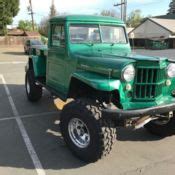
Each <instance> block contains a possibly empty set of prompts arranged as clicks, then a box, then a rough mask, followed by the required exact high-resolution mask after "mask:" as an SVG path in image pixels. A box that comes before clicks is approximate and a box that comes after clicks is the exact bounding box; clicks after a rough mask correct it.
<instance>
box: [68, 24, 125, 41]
mask: <svg viewBox="0 0 175 175" xmlns="http://www.w3.org/2000/svg"><path fill="white" fill-rule="evenodd" d="M69 30H70V39H71V43H101V42H102V43H122V44H126V43H127V39H126V35H125V30H124V27H119V26H109V25H105V26H99V25H80V24H76V25H71V26H70V29H69ZM100 33H101V36H100Z"/></svg>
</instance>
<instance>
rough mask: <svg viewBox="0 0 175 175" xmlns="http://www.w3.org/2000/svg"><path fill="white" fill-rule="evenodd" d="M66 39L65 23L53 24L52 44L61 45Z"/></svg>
mask: <svg viewBox="0 0 175 175" xmlns="http://www.w3.org/2000/svg"><path fill="white" fill-rule="evenodd" d="M64 41H65V35H64V26H63V25H58V24H57V25H55V24H54V25H52V42H51V46H57V47H59V46H61V45H63V43H64Z"/></svg>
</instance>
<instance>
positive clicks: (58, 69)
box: [25, 15, 175, 162]
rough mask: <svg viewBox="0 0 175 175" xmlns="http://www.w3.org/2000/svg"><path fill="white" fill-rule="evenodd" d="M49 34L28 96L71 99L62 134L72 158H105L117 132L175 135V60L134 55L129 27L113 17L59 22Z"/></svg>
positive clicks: (33, 65) (31, 63)
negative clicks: (119, 129) (124, 129)
mask: <svg viewBox="0 0 175 175" xmlns="http://www.w3.org/2000/svg"><path fill="white" fill-rule="evenodd" d="M49 31H50V32H49V37H48V38H49V41H48V49H47V48H42V47H41V48H38V49H36V51H35V52H33V53H34V54H33V55H30V56H29V59H28V64H27V66H26V79H25V87H26V94H27V98H28V100H30V101H31V102H35V101H38V100H39V99H41V97H42V94H43V87H45V88H46V89H48V90H49V91H50V92H51V94H53V95H54V97H58V98H60V99H62V100H63V101H67V99H71V101H69V100H68V102H67V103H65V106H64V108H63V110H62V111H61V114H60V129H61V133H62V136H63V138H64V140H65V142H66V144H67V145H68V147H69V148H70V150H71V151H72V152H73V154H75V155H76V156H77V157H79V158H80V159H82V160H84V161H87V162H94V161H97V160H98V159H101V158H102V157H103V156H106V155H107V154H109V153H110V151H111V149H112V145H113V144H114V142H115V140H116V128H117V127H133V128H135V129H139V128H141V127H143V126H145V128H146V129H147V130H148V131H149V132H151V133H152V134H155V135H159V136H170V135H173V134H175V112H174V111H175V61H174V60H172V59H168V58H165V57H150V56H141V55H136V54H133V53H132V51H131V47H130V44H129V39H128V36H127V33H126V28H125V24H124V22H123V21H121V20H118V19H116V18H112V17H100V16H86V15H84V16H83V15H70V16H66V17H54V18H52V19H51V20H50V29H49ZM128 149H129V148H128ZM155 149H156V148H155Z"/></svg>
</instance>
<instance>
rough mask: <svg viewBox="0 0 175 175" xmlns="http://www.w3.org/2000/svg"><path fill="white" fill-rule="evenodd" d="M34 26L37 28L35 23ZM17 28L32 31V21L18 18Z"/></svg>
mask: <svg viewBox="0 0 175 175" xmlns="http://www.w3.org/2000/svg"><path fill="white" fill-rule="evenodd" d="M34 28H35V29H37V25H36V24H35V27H34ZM18 29H21V30H23V31H32V30H33V25H32V22H31V21H28V20H20V21H19V23H18Z"/></svg>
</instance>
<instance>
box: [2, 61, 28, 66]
mask: <svg viewBox="0 0 175 175" xmlns="http://www.w3.org/2000/svg"><path fill="white" fill-rule="evenodd" d="M26 63H27V62H25V61H11V62H10V61H9V62H0V65H4V64H26Z"/></svg>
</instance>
